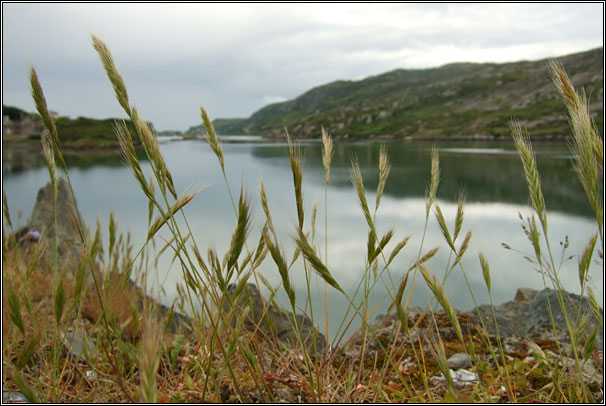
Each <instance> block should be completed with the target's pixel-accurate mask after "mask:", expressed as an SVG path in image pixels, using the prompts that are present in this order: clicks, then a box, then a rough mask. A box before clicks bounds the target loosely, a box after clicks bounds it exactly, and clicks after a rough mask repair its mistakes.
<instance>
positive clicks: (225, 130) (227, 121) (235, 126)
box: [184, 118, 247, 137]
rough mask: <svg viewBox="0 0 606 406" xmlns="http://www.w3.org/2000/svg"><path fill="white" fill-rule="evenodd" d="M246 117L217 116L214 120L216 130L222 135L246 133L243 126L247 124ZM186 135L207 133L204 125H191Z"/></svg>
mask: <svg viewBox="0 0 606 406" xmlns="http://www.w3.org/2000/svg"><path fill="white" fill-rule="evenodd" d="M246 120H247V119H246V118H217V119H215V120H214V121H213V126H214V127H215V131H216V132H217V133H218V134H220V135H240V134H244V130H243V126H244V124H246ZM184 135H186V136H190V137H203V136H205V135H206V131H205V130H204V125H203V124H200V125H196V126H193V127H189V129H188V130H187V131H185V133H184Z"/></svg>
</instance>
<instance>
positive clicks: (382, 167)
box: [375, 144, 391, 210]
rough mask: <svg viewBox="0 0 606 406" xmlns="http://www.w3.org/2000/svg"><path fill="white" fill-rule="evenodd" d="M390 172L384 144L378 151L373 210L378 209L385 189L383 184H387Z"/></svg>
mask: <svg viewBox="0 0 606 406" xmlns="http://www.w3.org/2000/svg"><path fill="white" fill-rule="evenodd" d="M390 170H391V164H390V163H389V158H388V157H387V151H386V149H385V144H381V148H380V150H379V184H378V185H377V201H376V206H375V210H377V209H378V208H379V203H380V202H381V196H382V195H383V190H384V189H385V183H386V182H387V177H388V176H389V171H390Z"/></svg>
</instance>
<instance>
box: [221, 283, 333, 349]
mask: <svg viewBox="0 0 606 406" xmlns="http://www.w3.org/2000/svg"><path fill="white" fill-rule="evenodd" d="M236 289H237V285H236V284H230V285H229V286H228V287H227V290H228V292H229V294H230V295H231V297H232V298H233V296H234V293H235V292H236ZM232 300H233V299H232ZM234 306H235V308H236V309H237V310H236V311H237V312H238V313H239V314H240V315H242V316H243V317H244V316H245V315H246V316H245V317H246V318H245V319H244V328H246V329H247V330H248V331H251V332H254V331H255V330H257V329H260V330H261V331H263V333H264V334H266V335H268V336H269V337H275V338H277V339H278V340H280V341H281V342H283V343H285V344H287V345H289V346H294V345H296V343H298V342H299V339H298V337H297V332H296V330H295V328H294V326H293V323H294V319H293V315H292V312H287V311H285V310H283V309H279V308H277V307H275V306H273V305H271V304H267V303H265V301H264V300H263V297H262V296H261V292H259V289H258V288H257V286H255V285H254V284H252V283H248V284H247V285H246V289H243V290H242V293H241V294H240V295H238V297H237V298H236V299H235V303H234ZM223 308H224V310H225V311H226V313H227V314H229V313H230V310H231V308H232V306H231V305H230V303H229V300H227V299H226V300H224V302H223ZM296 317H297V323H298V324H299V327H300V329H301V335H302V336H303V342H304V343H305V346H306V348H307V351H308V352H309V353H310V354H315V351H316V348H317V351H318V354H323V353H324V351H325V350H326V342H325V338H324V335H323V334H322V333H320V332H318V331H317V330H316V329H315V328H314V326H313V324H312V322H311V320H309V318H308V317H307V316H306V315H303V314H297V315H296ZM231 320H232V324H235V323H236V316H235V315H233V314H232V316H231Z"/></svg>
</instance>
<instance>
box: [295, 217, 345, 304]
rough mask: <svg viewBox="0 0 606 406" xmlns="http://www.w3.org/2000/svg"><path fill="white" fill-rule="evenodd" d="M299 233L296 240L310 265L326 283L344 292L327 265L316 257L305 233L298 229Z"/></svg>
mask: <svg viewBox="0 0 606 406" xmlns="http://www.w3.org/2000/svg"><path fill="white" fill-rule="evenodd" d="M297 233H298V236H297V237H296V238H295V240H296V243H297V246H298V247H299V249H300V250H301V253H302V254H303V256H304V257H305V259H307V260H308V261H309V263H310V264H311V265H312V266H313V268H314V269H315V270H316V272H317V273H318V275H320V277H321V278H322V279H324V280H325V281H326V283H328V284H329V285H330V286H332V287H333V288H335V289H337V290H339V291H341V292H343V289H341V286H339V284H338V283H337V281H336V280H335V279H334V278H333V277H332V275H331V274H330V271H329V270H328V268H326V265H324V264H323V263H322V261H321V260H320V258H318V256H317V255H316V253H315V251H314V249H313V248H312V247H311V245H309V242H308V241H307V238H306V237H305V234H303V231H302V230H301V229H300V228H298V229H297ZM343 293H344V292H343Z"/></svg>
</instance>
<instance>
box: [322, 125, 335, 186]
mask: <svg viewBox="0 0 606 406" xmlns="http://www.w3.org/2000/svg"><path fill="white" fill-rule="evenodd" d="M332 154H333V149H332V138H331V137H330V135H328V133H327V132H326V130H324V127H322V164H323V165H324V173H325V177H324V179H325V181H326V184H328V181H329V180H330V163H331V161H332Z"/></svg>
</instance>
